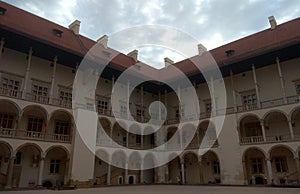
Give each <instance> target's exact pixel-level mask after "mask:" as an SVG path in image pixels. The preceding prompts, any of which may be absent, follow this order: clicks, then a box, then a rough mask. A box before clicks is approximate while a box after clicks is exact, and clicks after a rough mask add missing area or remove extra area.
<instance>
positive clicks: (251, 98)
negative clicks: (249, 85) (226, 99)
mask: <svg viewBox="0 0 300 194" xmlns="http://www.w3.org/2000/svg"><path fill="white" fill-rule="evenodd" d="M241 97H242V101H243V105H249V106H250V105H255V104H256V103H257V101H256V99H257V98H256V92H255V90H250V91H245V92H242V94H241Z"/></svg>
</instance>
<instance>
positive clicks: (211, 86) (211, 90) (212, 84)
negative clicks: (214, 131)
mask: <svg viewBox="0 0 300 194" xmlns="http://www.w3.org/2000/svg"><path fill="white" fill-rule="evenodd" d="M210 92H211V107H212V116H213V117H215V116H216V111H217V105H216V98H215V86H214V78H213V76H211V77H210Z"/></svg>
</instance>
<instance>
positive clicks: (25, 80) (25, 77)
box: [22, 47, 33, 99]
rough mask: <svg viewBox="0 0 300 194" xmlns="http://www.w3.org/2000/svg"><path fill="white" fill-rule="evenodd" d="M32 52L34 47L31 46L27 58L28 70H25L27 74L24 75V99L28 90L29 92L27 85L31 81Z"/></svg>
mask: <svg viewBox="0 0 300 194" xmlns="http://www.w3.org/2000/svg"><path fill="white" fill-rule="evenodd" d="M32 53H33V51H32V47H30V49H29V53H28V59H27V67H26V72H25V76H24V85H23V93H22V98H23V99H25V98H26V92H27V85H28V81H29V73H30V66H31V58H32Z"/></svg>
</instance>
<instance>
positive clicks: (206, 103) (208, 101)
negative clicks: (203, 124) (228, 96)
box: [205, 100, 212, 113]
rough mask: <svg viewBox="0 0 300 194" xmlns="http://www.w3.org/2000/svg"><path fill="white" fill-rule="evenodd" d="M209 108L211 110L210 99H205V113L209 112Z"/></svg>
mask: <svg viewBox="0 0 300 194" xmlns="http://www.w3.org/2000/svg"><path fill="white" fill-rule="evenodd" d="M211 110H212V105H211V101H210V100H207V101H205V111H206V113H211Z"/></svg>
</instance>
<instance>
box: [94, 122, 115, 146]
mask: <svg viewBox="0 0 300 194" xmlns="http://www.w3.org/2000/svg"><path fill="white" fill-rule="evenodd" d="M99 122H100V125H101V127H99V128H98V131H97V145H103V146H107V145H110V143H111V141H112V139H111V138H112V137H111V136H112V134H111V133H112V129H111V122H110V121H109V120H108V119H107V118H103V117H102V118H100V119H99Z"/></svg>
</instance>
